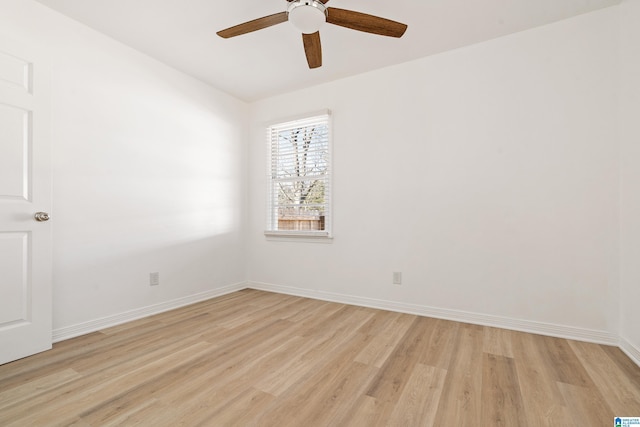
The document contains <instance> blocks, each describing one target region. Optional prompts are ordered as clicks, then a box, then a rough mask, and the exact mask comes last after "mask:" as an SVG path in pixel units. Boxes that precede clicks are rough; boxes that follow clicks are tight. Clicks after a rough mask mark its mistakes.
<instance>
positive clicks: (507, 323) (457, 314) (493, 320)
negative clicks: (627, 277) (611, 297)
mask: <svg viewBox="0 0 640 427" xmlns="http://www.w3.org/2000/svg"><path fill="white" fill-rule="evenodd" d="M247 286H248V287H249V288H251V289H258V290H263V291H269V292H277V293H281V294H287V295H295V296H300V297H307V298H314V299H319V300H323V301H332V302H338V303H342V304H350V305H358V306H363V307H371V308H378V309H382V310H389V311H397V312H401V313H408V314H416V315H419V316H426V317H435V318H438V319H446V320H454V321H457V322H464V323H472V324H476V325H483V326H493V327H496V328H503V329H511V330H515V331H522V332H529V333H534V334H539V335H548V336H553V337H558V338H566V339H572V340H578V341H586V342H592V343H596V344H606V345H618V344H619V337H618V335H617V334H614V333H611V332H606V331H597V330H591V329H584V328H576V327H573V326H565V325H554V324H551V323H542V322H535V321H531V320H520V319H512V318H508V317H501V316H493V315H489V314H480V313H471V312H466V311H460V310H451V309H446V308H437V307H429V306H424V305H417V304H408V303H403V302H393V301H385V300H378V299H373V298H365V297H356V296H352V295H344V294H338V293H332V292H323V291H315V290H309V289H302V288H295V287H290V286H282V285H274V284H271V283H262V282H248V283H247ZM632 348H633V347H632ZM636 351H637V350H636ZM636 360H638V359H636Z"/></svg>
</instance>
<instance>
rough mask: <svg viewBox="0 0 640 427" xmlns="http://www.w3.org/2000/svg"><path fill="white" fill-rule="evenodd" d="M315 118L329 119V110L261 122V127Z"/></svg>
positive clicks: (324, 109)
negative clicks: (323, 117) (326, 117)
mask: <svg viewBox="0 0 640 427" xmlns="http://www.w3.org/2000/svg"><path fill="white" fill-rule="evenodd" d="M317 116H329V117H331V110H330V109H328V108H323V109H321V110H316V111H311V112H308V113H305V114H295V115H291V116H287V117H283V118H280V119H277V120H276V119H271V120H268V121H265V122H263V126H264V127H267V128H269V127H273V126H276V125H279V124H283V123H289V122H295V121H298V120H304V119H307V118H309V117H317Z"/></svg>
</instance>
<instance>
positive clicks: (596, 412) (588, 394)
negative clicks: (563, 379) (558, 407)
mask: <svg viewBox="0 0 640 427" xmlns="http://www.w3.org/2000/svg"><path fill="white" fill-rule="evenodd" d="M558 387H559V388H560V391H561V392H562V395H563V397H564V400H565V402H566V404H567V408H569V409H570V410H571V413H570V416H571V421H572V424H573V425H576V426H585V427H601V426H608V425H613V417H614V413H613V411H612V410H611V408H609V407H608V406H607V404H606V403H605V402H604V400H603V399H602V395H601V394H600V393H599V392H598V391H597V390H594V389H590V388H586V387H579V386H574V385H571V384H565V383H559V384H558Z"/></svg>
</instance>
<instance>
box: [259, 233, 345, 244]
mask: <svg viewBox="0 0 640 427" xmlns="http://www.w3.org/2000/svg"><path fill="white" fill-rule="evenodd" d="M264 235H265V237H266V238H267V240H268V241H271V242H306V243H333V237H331V236H330V235H329V234H328V233H326V232H322V231H320V232H309V233H296V232H295V231H265V232H264Z"/></svg>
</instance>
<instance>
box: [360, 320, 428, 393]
mask: <svg viewBox="0 0 640 427" xmlns="http://www.w3.org/2000/svg"><path fill="white" fill-rule="evenodd" d="M435 324H436V321H435V320H434V319H429V318H426V317H416V318H414V321H413V322H412V324H411V326H409V328H408V329H407V332H406V333H405V334H404V336H403V337H402V339H401V340H400V342H399V345H398V346H397V348H396V349H395V350H394V351H393V353H392V354H391V356H389V359H388V360H387V362H386V363H385V364H384V366H382V368H380V373H379V374H378V376H377V377H376V378H375V379H374V381H373V383H372V384H371V387H369V389H368V390H367V394H368V395H369V396H371V397H375V398H376V399H384V400H386V401H389V402H394V403H395V402H397V401H398V399H399V397H400V394H401V393H402V390H403V388H404V387H405V385H406V384H407V382H408V379H409V376H410V374H411V372H412V371H413V369H414V367H415V365H416V364H417V363H418V360H419V357H420V354H422V353H423V352H424V351H425V350H426V348H427V347H428V344H429V339H430V337H431V334H432V333H433V330H434V326H435Z"/></svg>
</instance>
